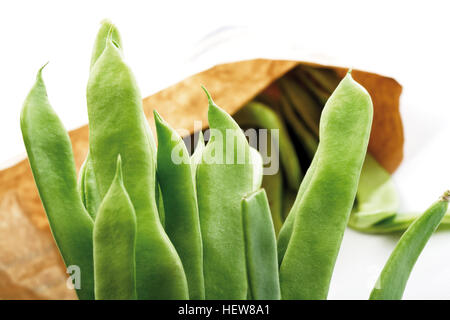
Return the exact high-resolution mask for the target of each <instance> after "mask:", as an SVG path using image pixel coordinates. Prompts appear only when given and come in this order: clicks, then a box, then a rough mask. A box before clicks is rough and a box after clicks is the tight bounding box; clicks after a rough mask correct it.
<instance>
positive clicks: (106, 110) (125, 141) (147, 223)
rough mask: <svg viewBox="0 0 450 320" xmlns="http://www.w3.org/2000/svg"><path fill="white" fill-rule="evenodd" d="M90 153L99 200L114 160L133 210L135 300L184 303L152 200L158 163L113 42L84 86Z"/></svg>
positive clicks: (177, 268)
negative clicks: (119, 161) (180, 301)
mask: <svg viewBox="0 0 450 320" xmlns="http://www.w3.org/2000/svg"><path fill="white" fill-rule="evenodd" d="M87 104H88V116H89V141H90V146H89V149H90V150H89V152H90V155H91V157H92V163H93V167H94V172H95V177H96V180H97V183H98V188H99V191H100V195H101V196H102V197H104V196H105V194H106V192H107V191H108V189H109V186H110V185H111V182H112V180H113V178H114V176H113V175H114V171H115V162H116V158H117V155H119V154H120V155H121V157H122V169H123V181H124V185H125V188H126V190H127V192H128V194H129V196H130V199H131V201H132V203H133V206H134V208H135V211H136V219H137V234H136V283H137V293H138V298H139V299H187V298H188V289H187V282H186V276H185V274H184V271H183V266H182V264H181V260H180V258H179V256H178V254H177V252H176V250H175V248H174V247H173V245H172V244H171V242H170V240H169V238H168V237H167V234H166V233H165V231H164V229H163V227H162V225H161V222H160V219H159V214H158V210H157V204H156V200H155V193H156V190H155V188H156V185H155V175H156V163H155V158H156V155H155V154H154V152H153V151H154V149H153V147H152V145H154V141H153V138H152V136H151V132H150V131H149V129H148V124H147V122H146V119H145V116H144V113H143V110H142V102H141V96H140V93H139V90H138V88H137V85H136V83H135V79H134V76H133V74H132V72H131V70H130V69H129V67H128V66H127V65H126V64H125V63H124V61H123V59H122V54H121V51H120V50H119V49H118V48H117V47H116V45H115V43H114V42H113V41H112V40H111V38H108V39H107V42H106V46H105V49H104V51H103V52H102V53H101V55H100V56H99V58H98V59H97V61H96V62H95V64H94V66H93V67H92V69H91V73H90V76H89V81H88V86H87Z"/></svg>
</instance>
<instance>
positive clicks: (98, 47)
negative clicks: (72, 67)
mask: <svg viewBox="0 0 450 320" xmlns="http://www.w3.org/2000/svg"><path fill="white" fill-rule="evenodd" d="M108 36H110V37H111V40H112V41H113V42H114V44H115V45H116V46H117V48H119V49H120V50H122V49H121V48H122V39H121V37H120V34H119V30H117V28H116V26H115V25H113V24H112V23H111V21H109V20H107V19H105V20H103V21H102V22H101V26H100V29H99V31H98V33H97V37H96V38H95V42H94V48H93V50H92V54H91V67H90V69H91V70H92V67H93V66H94V64H95V62H97V59H98V58H99V57H100V55H101V54H102V53H103V51H104V50H105V47H106V44H107V39H108Z"/></svg>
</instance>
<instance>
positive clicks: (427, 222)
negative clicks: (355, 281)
mask: <svg viewBox="0 0 450 320" xmlns="http://www.w3.org/2000/svg"><path fill="white" fill-rule="evenodd" d="M449 199H450V191H447V192H446V193H445V194H444V195H443V196H442V197H441V198H440V199H439V200H438V201H437V202H435V203H434V204H433V205H432V206H431V207H430V208H429V209H428V210H427V211H425V213H424V214H423V215H422V216H420V217H419V218H417V220H415V221H414V222H413V223H412V224H411V225H410V226H409V228H408V229H407V230H406V232H405V233H404V234H403V235H402V237H401V238H400V240H399V241H398V243H397V245H396V247H395V249H394V251H393V252H392V254H391V256H390V257H389V259H388V261H387V262H386V265H385V266H384V268H383V271H381V274H380V277H379V278H378V280H377V283H376V285H375V288H374V289H373V290H372V293H371V294H370V300H399V299H401V298H402V296H403V292H404V290H405V287H406V282H407V281H408V278H409V275H410V273H411V271H412V269H413V267H414V264H415V263H416V261H417V259H418V258H419V255H420V253H421V252H422V250H423V248H424V247H425V245H426V243H427V242H428V239H429V238H430V237H431V235H432V234H433V232H434V231H435V230H436V228H437V227H438V226H439V223H440V222H441V220H442V218H443V217H444V214H445V212H446V211H447V208H448V201H449Z"/></svg>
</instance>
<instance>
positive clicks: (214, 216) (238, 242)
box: [196, 90, 253, 299]
mask: <svg viewBox="0 0 450 320" xmlns="http://www.w3.org/2000/svg"><path fill="white" fill-rule="evenodd" d="M205 92H206V94H207V97H208V101H209V110H208V121H209V126H210V130H211V131H210V132H211V137H210V139H209V141H208V144H207V145H206V147H205V149H204V150H203V153H202V161H201V162H200V163H199V164H198V166H197V175H196V181H197V198H198V207H199V213H200V227H201V233H202V239H203V257H204V262H203V269H204V276H205V292H206V298H207V299H245V298H246V297H247V275H246V259H245V242H244V235H243V227H242V217H241V199H242V198H243V197H244V196H245V195H246V194H248V193H250V192H251V191H252V185H253V167H252V165H251V164H250V163H249V153H250V148H249V145H248V142H247V139H246V138H245V135H244V133H243V132H242V131H241V129H240V128H239V126H238V124H237V123H236V122H235V121H234V120H233V118H231V116H230V115H228V114H227V113H226V112H225V111H223V110H222V109H220V108H219V107H218V106H217V105H216V104H215V103H214V102H213V101H212V99H211V96H210V95H209V93H208V92H207V91H206V90H205ZM227 132H228V134H231V135H232V137H231V138H232V139H230V137H227ZM227 155H228V156H229V155H233V159H229V157H228V156H227ZM239 156H244V159H243V161H241V162H238V160H239ZM230 160H231V161H230ZM241 160H242V159H241Z"/></svg>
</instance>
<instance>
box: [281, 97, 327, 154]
mask: <svg viewBox="0 0 450 320" xmlns="http://www.w3.org/2000/svg"><path fill="white" fill-rule="evenodd" d="M280 106H281V110H282V111H283V114H284V117H285V119H286V121H287V122H288V124H289V125H290V127H291V128H292V129H293V130H294V133H295V135H296V136H297V138H298V139H299V140H300V143H301V144H302V145H303V148H304V150H305V151H306V153H307V155H308V157H309V158H310V159H312V158H313V157H314V155H315V154H316V151H317V147H318V144H319V141H318V139H317V138H316V136H314V134H313V133H311V132H310V131H309V130H308V128H307V127H306V126H305V124H304V123H303V122H302V121H301V120H300V119H298V116H297V115H296V114H295V112H294V110H293V107H292V105H291V103H290V102H289V100H288V99H287V98H286V97H285V96H281V98H280Z"/></svg>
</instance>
